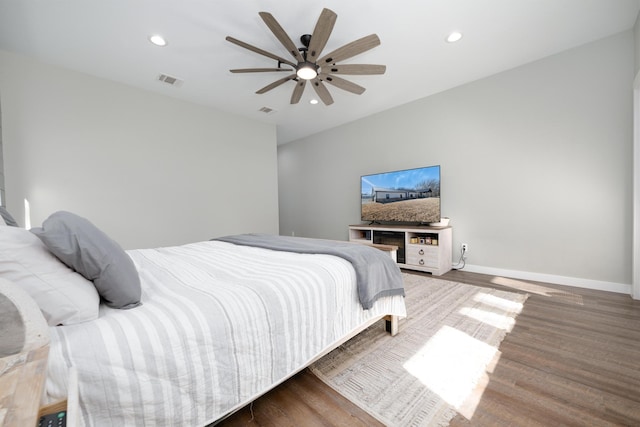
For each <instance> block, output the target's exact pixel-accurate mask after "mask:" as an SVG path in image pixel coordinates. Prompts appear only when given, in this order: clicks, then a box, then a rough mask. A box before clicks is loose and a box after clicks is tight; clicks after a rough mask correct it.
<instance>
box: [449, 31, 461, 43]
mask: <svg viewBox="0 0 640 427" xmlns="http://www.w3.org/2000/svg"><path fill="white" fill-rule="evenodd" d="M461 38H462V33H460V32H458V31H454V32H452V33H451V34H449V35H448V36H447V39H446V40H447V43H455V42H457V41H459V40H460V39H461Z"/></svg>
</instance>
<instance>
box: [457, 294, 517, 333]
mask: <svg viewBox="0 0 640 427" xmlns="http://www.w3.org/2000/svg"><path fill="white" fill-rule="evenodd" d="M473 299H474V301H476V302H479V303H482V304H483V305H486V306H489V307H494V308H498V309H500V310H501V311H508V312H511V313H520V312H521V311H522V307H523V304H522V303H520V302H516V301H509V300H507V299H504V298H500V297H498V296H495V295H491V294H489V293H486V292H479V293H478V294H476V295H475V296H474V297H473ZM460 314H463V315H465V316H467V317H470V318H472V319H475V320H478V321H480V322H483V323H486V324H488V325H491V326H493V327H495V328H498V329H502V330H503V331H507V332H509V331H511V330H512V329H513V325H515V323H516V320H515V318H514V317H511V316H505V315H504V314H502V313H494V312H492V311H491V310H490V309H488V308H487V309H483V308H481V307H463V308H462V309H460Z"/></svg>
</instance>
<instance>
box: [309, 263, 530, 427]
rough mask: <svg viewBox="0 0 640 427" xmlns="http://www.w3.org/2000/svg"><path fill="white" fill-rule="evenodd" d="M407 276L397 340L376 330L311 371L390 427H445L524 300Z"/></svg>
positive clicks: (481, 377)
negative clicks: (404, 305)
mask: <svg viewBox="0 0 640 427" xmlns="http://www.w3.org/2000/svg"><path fill="white" fill-rule="evenodd" d="M402 274H403V278H404V282H405V291H406V300H405V302H406V305H407V318H406V319H404V320H401V321H400V332H399V333H398V334H397V335H396V336H395V337H391V336H390V335H389V334H388V333H386V332H385V330H384V325H383V324H382V322H381V323H379V324H376V325H374V326H372V327H370V328H369V329H367V330H365V331H364V332H363V333H361V334H359V335H358V336H356V337H355V338H353V339H351V340H350V341H348V342H347V343H345V344H344V345H342V346H340V347H339V348H337V349H336V350H334V351H332V352H331V353H329V354H328V355H327V356H325V357H323V358H322V359H320V360H319V361H318V362H316V363H314V364H313V365H312V366H311V371H312V372H313V373H314V374H315V375H316V376H318V377H319V378H320V379H321V380H323V381H324V382H325V383H326V384H328V385H329V386H330V387H332V388H334V389H335V390H336V391H338V392H339V393H340V394H342V395H343V396H345V397H346V398H348V399H349V400H350V401H352V402H353V403H355V404H356V405H358V406H360V407H361V408H362V409H364V410H365V411H367V412H368V413H369V414H371V415H372V416H374V417H375V418H377V419H378V420H380V421H381V422H382V423H384V424H385V425H387V426H402V427H404V426H446V425H448V424H449V421H450V420H451V419H452V418H453V417H454V416H455V415H456V413H458V411H459V410H461V408H463V407H464V408H465V410H468V408H469V406H470V401H472V400H473V399H474V397H473V396H472V395H473V394H474V391H475V392H476V394H477V388H478V386H479V384H481V383H483V382H486V378H487V369H490V368H491V366H493V364H494V363H495V362H496V360H497V359H498V358H499V355H500V353H499V351H498V346H499V344H500V342H501V341H502V340H503V339H504V337H505V335H506V334H507V333H508V332H509V331H510V330H511V328H512V327H513V325H514V324H515V318H516V316H517V314H518V313H519V312H520V311H521V309H522V306H523V304H524V302H525V300H526V298H527V296H526V295H522V294H517V293H513V292H505V291H500V290H496V289H490V288H482V287H477V286H471V285H467V284H463V283H456V282H451V281H446V280H441V279H435V278H433V277H430V276H423V275H417V274H410V273H402Z"/></svg>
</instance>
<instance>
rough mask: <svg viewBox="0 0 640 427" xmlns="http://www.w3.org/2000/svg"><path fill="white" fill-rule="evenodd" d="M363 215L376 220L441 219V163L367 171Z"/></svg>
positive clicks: (362, 185)
mask: <svg viewBox="0 0 640 427" xmlns="http://www.w3.org/2000/svg"><path fill="white" fill-rule="evenodd" d="M360 198H361V203H362V205H361V210H360V213H361V215H360V217H361V218H360V219H361V220H362V221H370V222H372V223H374V222H379V223H389V222H399V223H421V224H422V223H432V222H439V221H440V165H436V166H427V167H422V168H415V169H405V170H398V171H393V172H384V173H378V174H373V175H363V176H362V177H361V178H360Z"/></svg>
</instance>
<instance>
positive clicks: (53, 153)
mask: <svg viewBox="0 0 640 427" xmlns="http://www.w3.org/2000/svg"><path fill="white" fill-rule="evenodd" d="M176 90H179V89H177V88H176ZM0 97H1V102H2V119H3V125H2V132H3V145H4V162H5V179H6V190H7V191H6V195H7V207H8V209H9V210H10V211H11V212H12V213H13V214H14V216H15V217H16V219H18V220H19V223H20V224H21V225H24V221H23V219H22V218H23V214H24V212H23V199H24V198H27V199H28V200H29V201H30V204H31V220H32V221H31V225H32V226H38V225H40V224H41V223H42V221H43V220H44V219H46V218H47V216H49V215H50V214H51V213H53V212H55V211H57V210H68V211H72V212H75V213H77V214H79V215H82V216H84V217H86V218H88V219H90V220H91V221H92V222H94V223H95V224H96V225H98V227H100V228H101V229H103V230H104V231H105V232H106V233H107V234H109V235H110V236H111V237H113V238H114V239H115V240H116V241H118V242H119V243H120V244H121V245H122V246H124V247H125V248H127V249H131V248H140V247H157V246H167V245H176V244H182V243H187V242H193V241H200V240H207V239H209V238H212V237H215V236H219V235H224V234H232V233H240V232H266V233H276V234H277V232H278V201H277V194H278V193H277V192H278V190H277V152H276V143H277V142H276V130H275V127H274V126H273V125H268V124H263V123H258V122H254V121H250V120H247V119H243V118H240V117H237V116H233V115H229V114H226V113H222V112H219V111H215V110H212V109H210V108H206V107H202V106H198V105H194V104H189V103H185V102H182V101H179V100H176V99H173V98H169V97H165V96H161V95H157V94H153V93H150V92H145V91H141V90H137V89H133V88H131V87H128V86H124V85H121V84H118V83H114V82H111V81H108V80H104V79H99V78H95V77H91V76H87V75H84V74H80V73H76V72H72V71H68V70H65V69H61V68H58V67H54V66H50V65H45V64H43V63H39V62H36V61H33V60H30V59H26V58H24V57H21V56H17V55H14V54H10V53H8V52H3V51H0Z"/></svg>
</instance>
